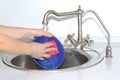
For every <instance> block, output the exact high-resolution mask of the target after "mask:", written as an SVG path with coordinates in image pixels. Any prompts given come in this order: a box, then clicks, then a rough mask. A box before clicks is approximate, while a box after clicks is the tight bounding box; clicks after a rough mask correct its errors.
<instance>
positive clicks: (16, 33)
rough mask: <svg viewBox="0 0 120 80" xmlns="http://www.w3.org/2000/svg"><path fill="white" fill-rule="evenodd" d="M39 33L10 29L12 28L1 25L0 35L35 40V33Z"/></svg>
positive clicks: (18, 28) (28, 29) (31, 30)
mask: <svg viewBox="0 0 120 80" xmlns="http://www.w3.org/2000/svg"><path fill="white" fill-rule="evenodd" d="M38 32H39V30H38V29H31V28H20V27H10V26H4V25H0V33H3V34H6V35H8V36H10V37H13V38H16V39H21V38H25V39H27V38H28V39H31V38H33V36H34V35H35V33H38Z"/></svg>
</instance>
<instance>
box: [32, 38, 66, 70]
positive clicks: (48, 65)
mask: <svg viewBox="0 0 120 80" xmlns="http://www.w3.org/2000/svg"><path fill="white" fill-rule="evenodd" d="M53 40H54V41H55V42H56V45H57V48H58V54H57V55H52V56H51V57H50V58H46V59H45V60H39V59H36V58H34V61H35V62H36V63H37V64H38V65H39V66H41V67H42V68H44V69H57V68H59V67H60V66H61V65H62V63H63V61H64V58H65V53H64V48H63V45H62V44H61V43H60V41H59V40H58V39H57V38H56V37H54V36H53V37H45V36H38V37H35V39H34V40H33V42H37V43H44V42H48V41H53Z"/></svg>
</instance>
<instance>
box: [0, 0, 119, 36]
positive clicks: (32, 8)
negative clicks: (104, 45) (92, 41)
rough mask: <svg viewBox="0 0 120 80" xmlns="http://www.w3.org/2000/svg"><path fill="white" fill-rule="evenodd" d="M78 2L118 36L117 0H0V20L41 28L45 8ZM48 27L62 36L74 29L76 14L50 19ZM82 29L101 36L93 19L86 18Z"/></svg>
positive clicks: (64, 8) (64, 7) (72, 7)
mask: <svg viewBox="0 0 120 80" xmlns="http://www.w3.org/2000/svg"><path fill="white" fill-rule="evenodd" d="M78 5H81V8H82V9H83V10H85V11H86V10H94V11H96V12H97V13H98V14H99V16H100V17H101V19H102V20H103V22H104V24H105V25H106V27H107V29H108V30H109V31H110V33H111V36H120V35H119V34H120V31H119V27H120V24H119V23H120V22H119V18H120V9H119V7H120V5H119V0H0V24H3V25H10V26H21V27H34V28H41V27H42V18H43V15H44V13H45V12H46V11H47V10H50V9H53V10H55V11H57V12H66V11H73V10H76V9H77V8H78ZM48 27H49V29H50V31H51V32H52V33H53V34H55V35H56V36H62V37H65V36H66V35H67V34H68V33H73V32H76V33H77V23H76V18H73V19H70V20H66V21H61V22H56V21H53V20H51V21H50V22H49V25H48ZM64 30H65V31H64ZM83 33H84V34H90V35H91V36H103V34H102V33H101V31H100V29H99V27H97V25H96V23H95V22H94V21H88V22H86V23H85V24H84V25H83Z"/></svg>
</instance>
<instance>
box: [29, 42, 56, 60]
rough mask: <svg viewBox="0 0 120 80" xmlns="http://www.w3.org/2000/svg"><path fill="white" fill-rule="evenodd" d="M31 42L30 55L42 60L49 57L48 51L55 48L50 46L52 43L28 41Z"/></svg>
mask: <svg viewBox="0 0 120 80" xmlns="http://www.w3.org/2000/svg"><path fill="white" fill-rule="evenodd" d="M30 44H31V50H30V54H29V55H30V56H31V57H34V58H37V59H40V60H44V59H45V58H49V57H51V56H50V55H49V54H47V53H48V52H51V51H55V50H57V49H56V48H51V46H53V45H54V44H52V43H47V44H40V43H35V42H33V43H30Z"/></svg>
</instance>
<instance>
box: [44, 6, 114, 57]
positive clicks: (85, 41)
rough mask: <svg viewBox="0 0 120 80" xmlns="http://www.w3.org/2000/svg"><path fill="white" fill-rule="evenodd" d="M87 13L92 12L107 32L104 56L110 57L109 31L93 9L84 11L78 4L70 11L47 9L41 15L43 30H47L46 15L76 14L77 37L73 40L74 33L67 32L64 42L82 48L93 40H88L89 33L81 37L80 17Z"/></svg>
mask: <svg viewBox="0 0 120 80" xmlns="http://www.w3.org/2000/svg"><path fill="white" fill-rule="evenodd" d="M87 13H93V14H94V15H95V16H96V17H97V19H98V20H99V22H100V24H101V25H102V27H103V28H104V30H105V32H106V33H107V41H108V43H107V47H106V57H107V58H110V57H112V49H111V45H110V33H109V31H108V30H107V28H106V27H105V25H104V24H103V22H102V20H101V19H100V17H99V16H98V15H97V14H96V12H94V11H93V10H88V11H86V12H84V11H83V10H82V9H81V8H80V6H79V8H78V9H77V10H75V11H70V12H63V13H58V12H56V11H54V10H49V11H47V12H46V13H45V15H44V17H43V21H42V24H43V27H44V29H45V30H47V29H48V28H47V25H48V21H49V19H48V17H49V15H50V14H54V15H55V16H57V17H63V16H68V15H77V19H78V38H77V40H75V39H74V38H73V37H74V34H71V35H70V34H68V35H67V39H66V40H65V42H67V41H68V40H70V42H71V43H72V44H73V46H74V47H75V48H79V49H83V47H84V46H85V45H87V44H88V46H90V44H91V43H92V42H93V40H90V37H89V35H87V36H86V37H85V38H83V36H82V23H83V22H82V17H84V16H85V15H86V14H87Z"/></svg>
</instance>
